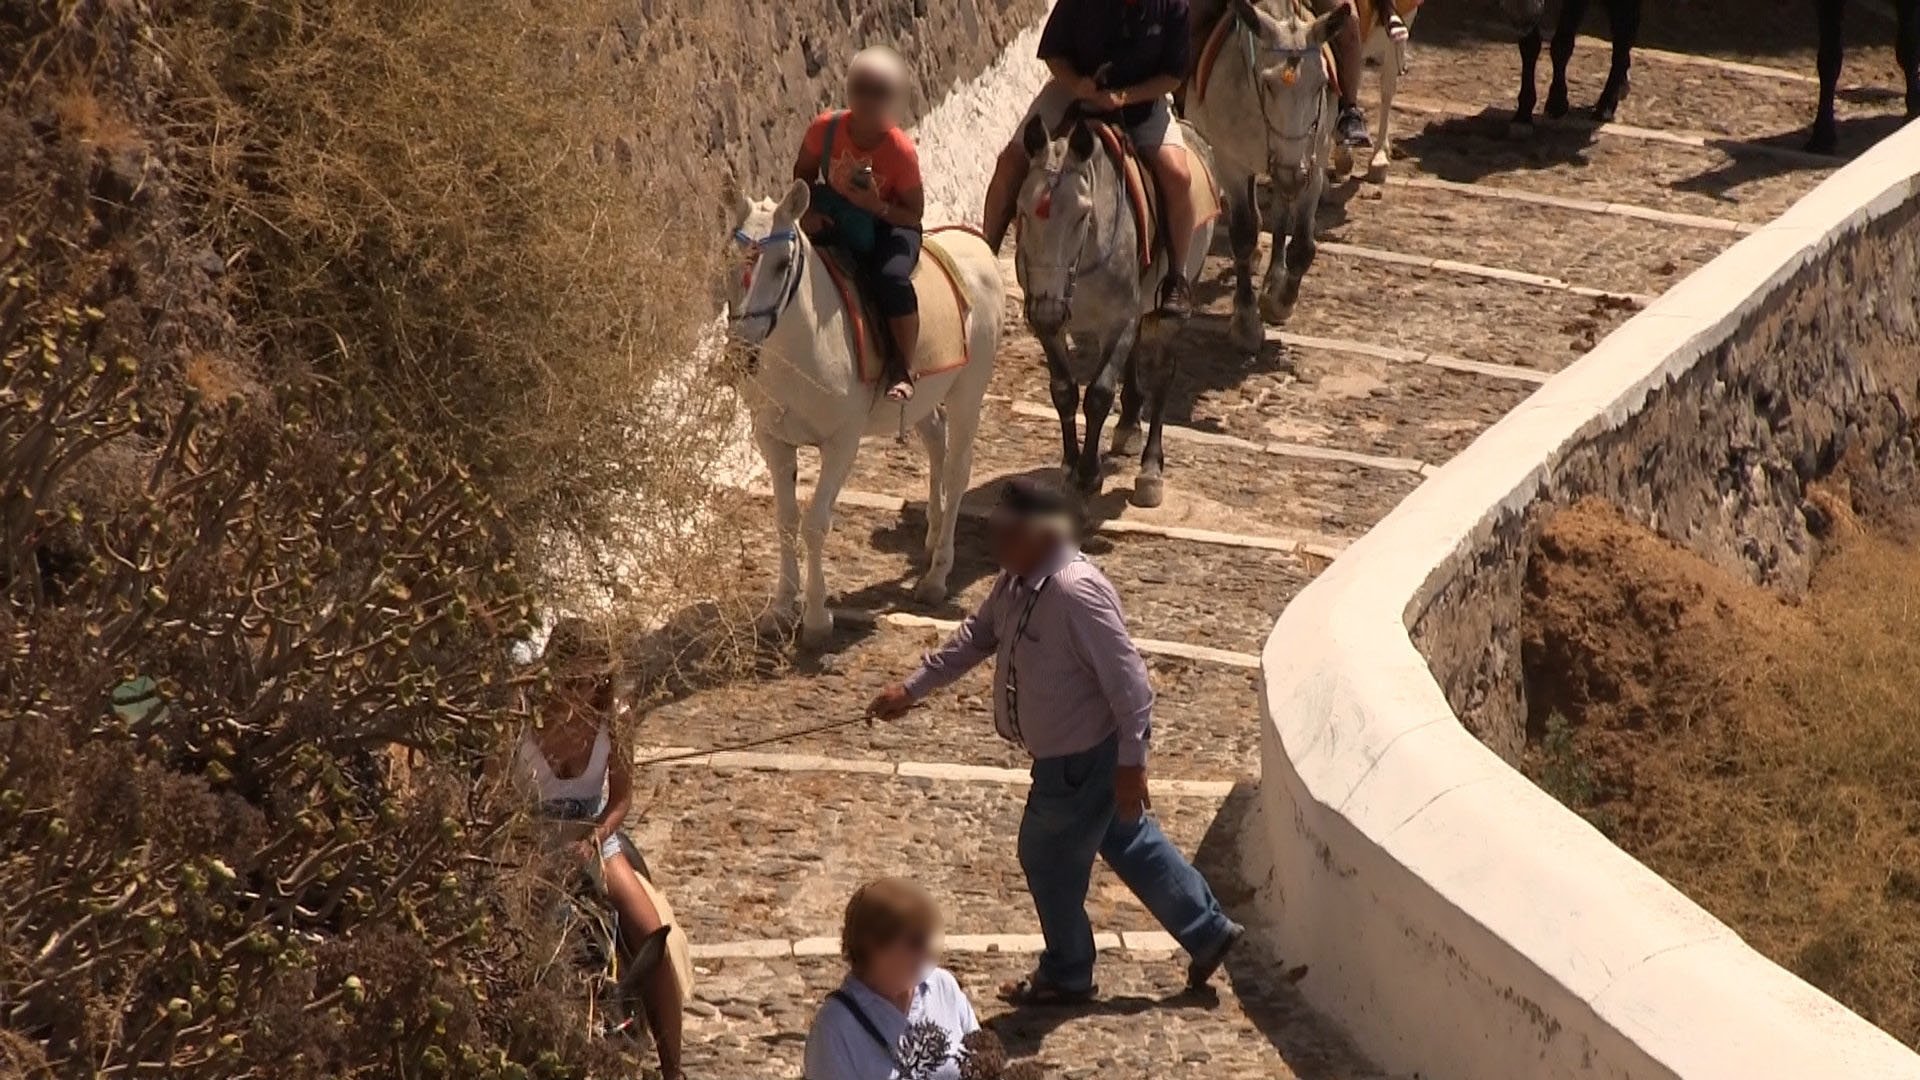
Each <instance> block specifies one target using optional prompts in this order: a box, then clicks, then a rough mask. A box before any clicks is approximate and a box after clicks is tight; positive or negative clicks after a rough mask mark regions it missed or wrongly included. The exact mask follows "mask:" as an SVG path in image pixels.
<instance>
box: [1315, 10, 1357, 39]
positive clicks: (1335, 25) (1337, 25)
mask: <svg viewBox="0 0 1920 1080" xmlns="http://www.w3.org/2000/svg"><path fill="white" fill-rule="evenodd" d="M1352 17H1353V9H1352V8H1350V7H1348V6H1347V5H1345V4H1341V5H1339V6H1337V7H1335V8H1334V9H1333V10H1332V11H1329V12H1327V13H1326V14H1325V15H1322V16H1320V17H1319V18H1317V19H1315V20H1313V29H1311V30H1309V31H1307V40H1308V41H1310V42H1312V43H1313V44H1315V45H1325V44H1326V43H1327V42H1329V41H1332V40H1333V36H1334V35H1335V34H1338V33H1339V32H1340V31H1342V30H1344V29H1346V27H1347V20H1348V19H1350V18H1352Z"/></svg>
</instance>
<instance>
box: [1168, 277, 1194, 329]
mask: <svg viewBox="0 0 1920 1080" xmlns="http://www.w3.org/2000/svg"><path fill="white" fill-rule="evenodd" d="M1160 314H1162V315H1166V316H1169V317H1171V318H1175V319H1184V318H1187V317H1188V316H1190V315H1192V314H1193V287H1192V286H1190V285H1188V284H1187V276H1186V275H1185V274H1168V275H1167V280H1166V281H1164V282H1162V283H1161V285H1160Z"/></svg>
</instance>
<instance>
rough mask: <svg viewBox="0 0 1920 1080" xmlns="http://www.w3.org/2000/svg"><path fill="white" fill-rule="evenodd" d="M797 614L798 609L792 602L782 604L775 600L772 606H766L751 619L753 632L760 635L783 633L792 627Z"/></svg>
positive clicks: (770, 635) (797, 616)
mask: <svg viewBox="0 0 1920 1080" xmlns="http://www.w3.org/2000/svg"><path fill="white" fill-rule="evenodd" d="M799 616H800V613H799V611H797V610H795V609H794V607H793V605H792V604H782V603H780V602H779V601H777V600H776V601H774V603H773V606H771V607H769V608H767V610H765V611H763V612H761V613H760V614H759V615H758V616H757V617H755V619H754V620H753V632H754V633H756V634H758V635H760V636H761V637H775V636H778V635H780V634H784V633H786V632H787V631H788V630H790V629H792V628H793V624H794V620H796V619H797V618H799Z"/></svg>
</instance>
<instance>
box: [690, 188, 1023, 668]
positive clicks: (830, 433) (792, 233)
mask: <svg viewBox="0 0 1920 1080" xmlns="http://www.w3.org/2000/svg"><path fill="white" fill-rule="evenodd" d="M808 199H809V191H808V186H807V184H806V183H805V182H803V181H799V180H796V181H794V184H793V186H792V187H791V188H790V189H788V191H787V193H786V196H785V197H784V198H782V199H781V200H780V202H779V203H778V204H775V203H773V202H771V201H769V200H762V201H761V202H759V203H756V204H750V203H748V202H747V200H746V199H744V198H741V199H739V200H738V203H737V205H736V206H735V208H734V213H735V221H734V233H733V235H734V241H735V243H736V244H737V245H738V246H739V249H740V256H741V259H743V260H744V261H745V266H744V268H743V267H742V266H741V265H740V263H739V262H736V263H734V264H733V266H732V267H731V270H730V272H729V273H728V275H727V298H728V305H727V308H728V329H729V332H730V333H731V335H732V336H733V338H734V339H735V340H737V341H740V342H742V343H744V344H746V345H747V346H749V347H751V348H753V350H754V360H753V362H752V364H751V365H750V369H749V370H750V371H751V372H752V377H751V378H750V379H749V380H748V385H747V389H746V396H747V408H748V410H749V412H750V413H751V415H752V417H753V435H754V442H755V443H756V444H757V445H758V446H759V448H760V454H761V456H762V457H763V458H765V459H766V463H767V472H768V474H769V475H770V476H771V478H772V481H773V501H774V515H775V518H776V520H777V522H778V525H779V531H780V577H779V581H778V583H777V584H776V585H775V586H774V594H773V604H774V612H775V614H777V615H781V616H788V615H791V614H792V613H793V609H794V601H795V599H796V597H797V595H798V593H799V587H800V565H799V556H798V551H797V544H798V542H799V541H800V540H801V539H804V540H805V541H806V545H807V592H806V603H805V606H804V608H803V609H802V610H801V612H800V633H801V641H802V642H803V643H804V644H806V645H807V646H809V647H818V646H820V645H822V644H825V642H826V641H827V639H828V637H829V635H831V634H832V632H833V616H832V614H831V613H830V612H828V610H827V585H826V579H825V575H824V574H823V572H822V570H821V566H820V562H821V549H822V548H824V547H825V546H826V542H827V533H828V531H829V530H830V529H831V528H832V526H833V503H834V500H835V499H837V498H838V497H839V495H840V489H841V487H842V486H844V485H845V484H846V482H847V477H848V475H849V474H850V473H852V471H853V462H854V458H855V456H856V455H858V454H859V452H860V442H861V440H862V439H863V438H865V437H867V436H869V435H889V436H890V435H893V434H894V433H896V432H897V431H899V430H900V429H901V427H902V426H903V425H907V426H911V427H912V428H913V429H914V430H915V431H916V432H918V433H919V436H920V441H921V443H922V444H923V445H925V447H926V449H927V462H928V477H927V537H926V554H927V559H928V564H927V571H926V573H925V574H923V575H922V576H921V578H920V582H919V584H918V585H917V586H916V587H915V589H914V595H915V596H916V597H917V598H918V599H919V600H921V601H922V602H925V603H939V602H940V601H941V600H944V599H945V598H946V595H947V575H948V574H949V573H950V572H951V571H952V569H953V532H954V527H955V526H956V525H957V524H958V523H959V518H960V497H961V496H962V495H964V494H966V491H967V484H968V481H969V479H970V478H971V476H972V473H973V437H974V433H975V432H977V431H978V430H979V428H980V409H981V400H982V398H984V397H985V395H986V391H987V383H988V381H989V380H990V379H992V377H993V360H994V355H995V353H996V352H997V351H998V350H999V346H1000V321H1001V307H1002V305H1003V304H1004V302H1005V296H1006V294H1005V286H1004V285H1003V284H1002V281H1001V277H1000V263H999V260H997V259H995V258H994V255H993V253H992V252H991V251H989V250H987V245H986V242H985V241H983V240H981V239H980V238H979V237H978V236H975V235H972V234H970V233H966V232H961V231H957V230H955V231H947V232H942V233H941V234H940V235H939V236H938V237H937V238H931V237H930V238H929V239H928V244H929V245H930V246H931V245H933V244H936V243H937V244H938V245H940V247H941V248H943V249H944V250H945V251H946V252H947V253H948V254H949V255H951V257H952V261H953V264H954V265H955V266H956V267H957V269H958V271H959V277H960V286H961V291H962V292H963V293H964V294H965V296H966V298H967V303H968V307H969V308H970V314H969V315H968V317H967V320H966V327H965V333H966V335H967V344H966V348H967V357H968V360H967V363H966V364H964V365H962V366H960V367H958V368H955V369H952V370H949V371H946V372H943V373H941V374H937V375H932V376H929V377H927V378H925V379H923V380H921V381H920V382H919V383H918V384H917V385H916V386H915V388H914V394H913V399H912V400H911V401H910V402H908V403H907V404H906V405H905V415H904V417H903V416H902V412H901V410H902V406H901V405H899V404H898V403H896V402H893V401H890V400H888V399H887V398H886V397H885V396H884V395H882V394H879V393H877V392H876V389H875V387H873V386H869V385H867V384H865V383H863V382H862V381H861V378H860V374H859V370H858V367H857V366H856V359H855V355H856V353H855V350H856V346H855V342H854V336H853V335H854V332H855V331H854V325H855V323H854V320H853V319H852V318H850V317H849V313H848V311H847V310H846V305H845V303H844V302H843V301H842V299H841V296H840V291H839V289H838V288H837V287H836V286H835V284H834V282H833V279H832V278H831V277H830V276H829V275H828V271H827V267H826V264H825V263H824V262H823V261H822V256H821V255H820V253H819V252H818V251H816V250H814V247H813V245H812V244H811V243H809V242H808V241H807V238H806V235H805V234H804V233H802V232H801V231H800V227H799V222H800V217H801V215H802V214H804V213H806V210H807V203H808ZM923 257H924V258H932V257H933V256H932V255H926V256H923ZM880 332H882V333H884V332H885V331H884V329H882V330H880ZM930 344H933V343H931V342H925V341H924V339H923V345H930ZM802 446H811V447H815V448H817V449H818V450H819V452H820V477H819V480H818V481H817V482H816V483H815V485H814V491H813V498H812V500H811V501H810V502H809V503H808V506H807V514H806V520H805V522H804V524H803V523H802V521H801V517H800V503H799V496H798V492H797V490H796V488H797V486H798V482H799V453H798V452H799V448H800V447H802Z"/></svg>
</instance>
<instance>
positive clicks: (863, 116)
mask: <svg viewBox="0 0 1920 1080" xmlns="http://www.w3.org/2000/svg"><path fill="white" fill-rule="evenodd" d="M847 108H848V109H849V110H850V111H851V112H852V113H853V115H854V116H855V117H856V118H857V119H859V120H860V121H862V122H863V123H868V124H874V125H876V126H880V127H891V126H893V122H894V119H895V115H896V113H897V110H898V108H899V94H898V93H896V92H895V90H894V89H893V87H892V86H890V85H888V84H887V81H886V80H885V79H882V78H878V77H876V76H873V75H862V76H860V77H858V78H855V79H854V80H853V81H851V82H850V83H848V84H847Z"/></svg>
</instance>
